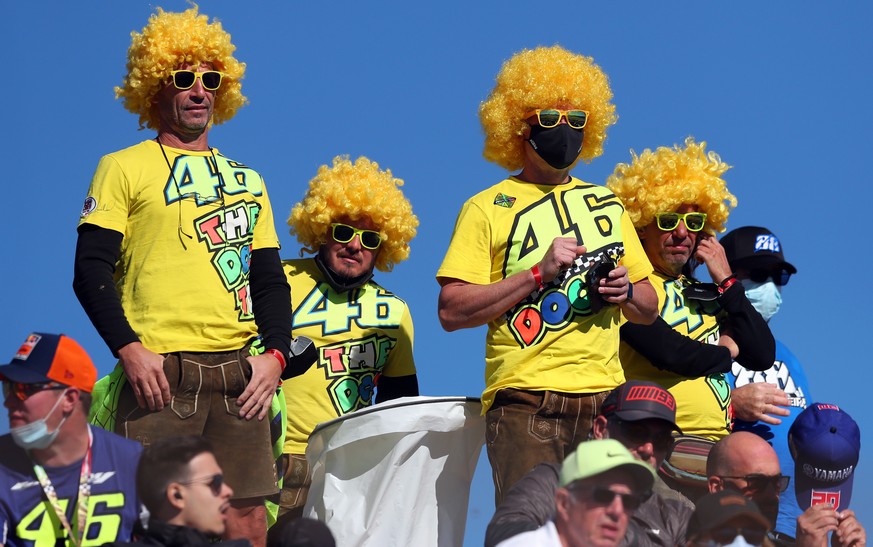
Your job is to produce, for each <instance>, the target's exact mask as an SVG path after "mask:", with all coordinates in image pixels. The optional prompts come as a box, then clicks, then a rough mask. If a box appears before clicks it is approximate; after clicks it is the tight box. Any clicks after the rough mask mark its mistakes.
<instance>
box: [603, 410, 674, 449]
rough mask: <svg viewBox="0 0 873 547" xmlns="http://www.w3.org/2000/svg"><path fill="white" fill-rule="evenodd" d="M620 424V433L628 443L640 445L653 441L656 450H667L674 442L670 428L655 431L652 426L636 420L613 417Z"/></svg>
mask: <svg viewBox="0 0 873 547" xmlns="http://www.w3.org/2000/svg"><path fill="white" fill-rule="evenodd" d="M613 419H614V420H615V421H616V423H617V424H618V426H619V434H620V435H621V437H622V439H624V441H626V443H622V444H631V445H633V446H640V445H643V444H646V443H652V447H653V448H654V449H655V450H658V451H663V452H666V451H667V450H668V449H669V448H670V445H671V444H673V432H672V431H670V430H667V431H661V432H658V433H653V432H652V431H651V429H650V428H648V427H646V426H645V425H643V424H639V423H636V422H627V421H624V420H622V419H621V418H617V417H616V418H613Z"/></svg>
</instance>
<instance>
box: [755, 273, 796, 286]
mask: <svg viewBox="0 0 873 547" xmlns="http://www.w3.org/2000/svg"><path fill="white" fill-rule="evenodd" d="M771 277H772V278H773V283H775V284H776V285H778V286H780V287H781V286H782V285H787V284H788V280H789V279H791V272H788V271H786V270H778V271H774V270H751V271H750V272H749V278H750V279H751V280H752V281H754V282H755V283H764V282H765V281H767V280H768V279H770V278H771Z"/></svg>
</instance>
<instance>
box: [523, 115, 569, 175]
mask: <svg viewBox="0 0 873 547" xmlns="http://www.w3.org/2000/svg"><path fill="white" fill-rule="evenodd" d="M527 142H529V143H530V145H531V146H533V149H534V150H535V151H536V153H537V154H538V155H539V157H541V158H543V160H544V161H545V162H546V163H548V164H549V165H551V166H552V167H554V168H555V169H565V168H567V167H569V166H570V165H572V164H573V162H574V161H576V158H578V157H579V152H581V151H582V130H581V129H573V128H572V127H570V126H569V125H567V124H565V123H562V124H558V125H556V126H555V127H549V128H546V129H544V128H542V127H540V126H539V125H532V126H531V127H530V138H529V139H528V140H527Z"/></svg>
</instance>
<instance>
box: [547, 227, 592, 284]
mask: <svg viewBox="0 0 873 547" xmlns="http://www.w3.org/2000/svg"><path fill="white" fill-rule="evenodd" d="M583 254H585V247H583V246H582V245H579V244H578V242H577V241H576V238H575V237H556V238H555V239H554V240H553V241H552V244H551V245H549V248H548V250H547V251H546V256H544V257H543V259H542V260H540V263H539V267H540V275H542V276H543V283H548V282H550V281H552V280H553V279H555V278H556V277H558V274H559V273H561V271H563V270H566V269H567V268H569V267H570V266H572V265H573V262H574V261H575V260H576V257H578V256H581V255H583Z"/></svg>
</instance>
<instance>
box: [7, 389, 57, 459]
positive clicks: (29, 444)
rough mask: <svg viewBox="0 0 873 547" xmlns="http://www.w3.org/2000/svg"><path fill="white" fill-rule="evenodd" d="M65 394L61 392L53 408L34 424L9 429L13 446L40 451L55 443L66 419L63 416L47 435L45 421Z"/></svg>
mask: <svg viewBox="0 0 873 547" xmlns="http://www.w3.org/2000/svg"><path fill="white" fill-rule="evenodd" d="M65 393H66V390H64V391H62V392H61V396H60V397H58V400H57V401H56V402H55V406H53V407H52V409H51V410H49V411H48V414H46V415H45V416H44V417H42V418H40V419H39V420H36V421H34V422H30V423H29V424H25V425H22V426H20V427H13V428H10V429H9V433H11V434H12V440H13V441H15V444H17V445H18V446H20V447H21V448H23V449H25V450H33V449H34V448H35V449H37V450H42V449H43V448H47V447H48V446H49V445H51V444H52V443H53V442H54V441H55V438H56V437H57V436H58V432H59V431H60V430H61V426H62V425H64V422H65V421H66V420H67V417H66V416H64V417H63V419H61V423H59V424H58V427H56V428H55V430H54V431H52V432H51V433H49V430H48V426H47V425H46V423H45V421H46V420H48V418H49V416H51V415H52V413H53V412H54V411H55V409H56V408H58V405H59V404H61V400H63V398H64V394H65Z"/></svg>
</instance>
